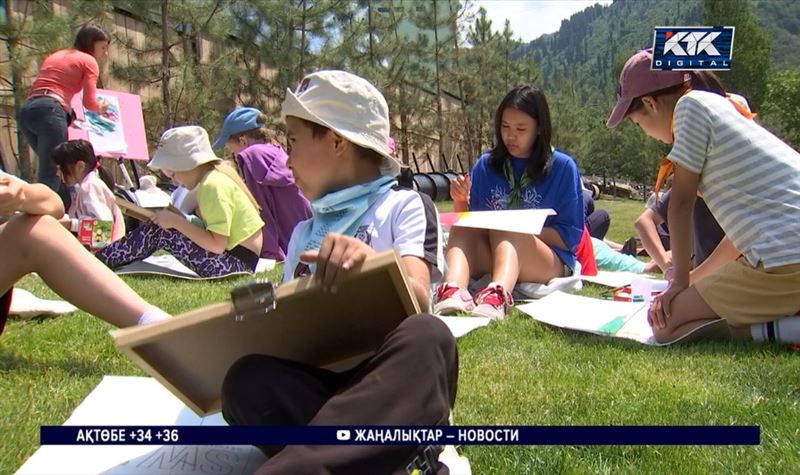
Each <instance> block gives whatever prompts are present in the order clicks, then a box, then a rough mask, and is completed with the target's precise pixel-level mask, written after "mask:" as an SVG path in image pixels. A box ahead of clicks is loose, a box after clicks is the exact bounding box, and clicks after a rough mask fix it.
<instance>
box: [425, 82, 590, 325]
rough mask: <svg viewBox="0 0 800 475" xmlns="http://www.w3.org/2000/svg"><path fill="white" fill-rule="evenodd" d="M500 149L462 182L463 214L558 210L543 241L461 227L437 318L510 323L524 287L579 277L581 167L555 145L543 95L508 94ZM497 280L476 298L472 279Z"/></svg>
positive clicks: (500, 113)
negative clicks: (462, 316)
mask: <svg viewBox="0 0 800 475" xmlns="http://www.w3.org/2000/svg"><path fill="white" fill-rule="evenodd" d="M495 135H496V144H497V145H496V146H495V148H494V149H492V150H491V151H489V152H487V153H484V154H483V155H481V157H480V158H479V159H478V162H477V163H476V164H475V167H474V168H473V169H472V174H471V178H470V179H469V180H457V181H456V182H455V183H454V185H453V186H454V189H453V193H452V195H453V198H454V201H455V210H456V211H466V210H467V209H469V210H472V211H487V210H501V209H537V208H551V209H553V210H555V211H556V213H557V214H556V216H552V217H550V218H548V220H547V221H546V222H545V227H544V229H543V230H542V233H541V234H540V235H538V236H533V235H527V234H521V233H511V232H505V231H495V230H483V229H470V228H461V227H454V228H453V229H452V230H451V233H450V238H449V241H448V247H447V254H446V260H447V273H446V274H445V278H444V281H443V283H442V284H440V285H439V287H438V288H437V291H436V296H435V305H434V312H435V313H438V314H452V313H457V312H472V313H473V315H476V316H485V317H490V318H492V319H501V318H504V317H505V315H506V314H507V313H508V309H509V307H510V306H511V305H512V303H513V302H512V299H511V293H510V291H511V290H512V289H513V288H514V286H515V285H516V283H517V281H522V282H539V283H546V282H549V281H550V280H551V279H553V278H555V277H565V276H569V275H571V274H572V272H573V269H574V266H575V247H576V246H577V245H578V242H579V241H580V239H581V235H582V233H583V221H584V215H583V197H582V190H581V183H580V178H579V175H578V169H577V167H576V165H575V162H574V161H573V160H572V158H571V157H569V156H568V155H566V154H565V153H562V152H559V151H557V150H554V149H553V148H552V147H551V146H550V137H551V126H550V110H549V108H548V106H547V100H546V99H545V97H544V94H543V93H542V91H541V90H539V89H538V88H536V87H533V86H520V87H517V88H515V89H513V90H511V91H510V92H509V93H508V94H506V96H505V98H503V101H502V102H501V103H500V106H499V107H498V108H497V112H496V114H495ZM487 273H491V276H492V282H491V283H490V284H489V285H488V286H487V287H486V288H485V289H483V290H481V291H480V292H478V293H477V294H475V296H474V297H473V296H471V295H470V293H469V291H468V290H467V284H468V283H469V279H470V277H474V278H479V277H481V276H483V275H484V274H487Z"/></svg>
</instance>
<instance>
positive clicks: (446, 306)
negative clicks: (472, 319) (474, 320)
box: [433, 282, 475, 315]
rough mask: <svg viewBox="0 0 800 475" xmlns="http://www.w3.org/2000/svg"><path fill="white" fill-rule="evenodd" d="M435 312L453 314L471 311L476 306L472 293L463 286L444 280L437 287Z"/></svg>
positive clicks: (437, 313)
mask: <svg viewBox="0 0 800 475" xmlns="http://www.w3.org/2000/svg"><path fill="white" fill-rule="evenodd" d="M435 299H436V300H435V303H434V304H433V313H434V314H436V315H453V314H455V313H459V312H466V313H469V312H471V311H472V309H473V308H474V307H475V305H474V303H473V302H472V295H470V293H469V291H468V290H467V289H465V288H463V287H459V286H458V285H455V284H450V283H447V282H443V283H441V284H439V286H438V287H436V297H435Z"/></svg>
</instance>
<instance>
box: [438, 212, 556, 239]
mask: <svg viewBox="0 0 800 475" xmlns="http://www.w3.org/2000/svg"><path fill="white" fill-rule="evenodd" d="M555 214H556V212H555V211H553V210H552V209H518V210H498V211H467V212H463V213H455V212H452V213H441V214H440V215H439V221H440V222H441V223H442V226H444V227H447V228H449V227H451V226H462V227H466V228H479V229H494V230H497V231H509V232H513V233H523V234H539V233H541V232H542V228H543V227H544V223H545V220H547V217H548V216H554V215H555Z"/></svg>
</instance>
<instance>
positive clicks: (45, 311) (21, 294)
mask: <svg viewBox="0 0 800 475" xmlns="http://www.w3.org/2000/svg"><path fill="white" fill-rule="evenodd" d="M76 310H78V309H77V308H76V307H75V306H74V305H72V304H71V303H69V302H65V301H63V300H45V299H40V298H38V297H36V296H35V295H33V294H32V293H30V292H28V291H27V290H24V289H20V288H16V287H15V288H14V294H13V298H12V299H11V309H10V311H9V312H8V313H9V315H18V316H20V317H23V318H29V317H36V316H38V315H63V314H65V313H71V312H74V311H76Z"/></svg>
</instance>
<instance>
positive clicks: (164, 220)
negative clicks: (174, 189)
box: [150, 210, 186, 229]
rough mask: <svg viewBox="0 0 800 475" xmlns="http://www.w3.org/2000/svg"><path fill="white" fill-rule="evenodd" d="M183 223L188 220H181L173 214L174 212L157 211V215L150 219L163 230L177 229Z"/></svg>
mask: <svg viewBox="0 0 800 475" xmlns="http://www.w3.org/2000/svg"><path fill="white" fill-rule="evenodd" d="M181 221H186V220H185V219H183V218H181V217H180V216H178V215H177V214H175V213H173V212H172V211H166V210H162V211H156V214H155V215H153V218H152V219H150V222H151V223H153V224H156V225H158V226H159V227H160V228H162V229H173V228H177V227H178V226H179V225H180V222H181Z"/></svg>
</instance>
